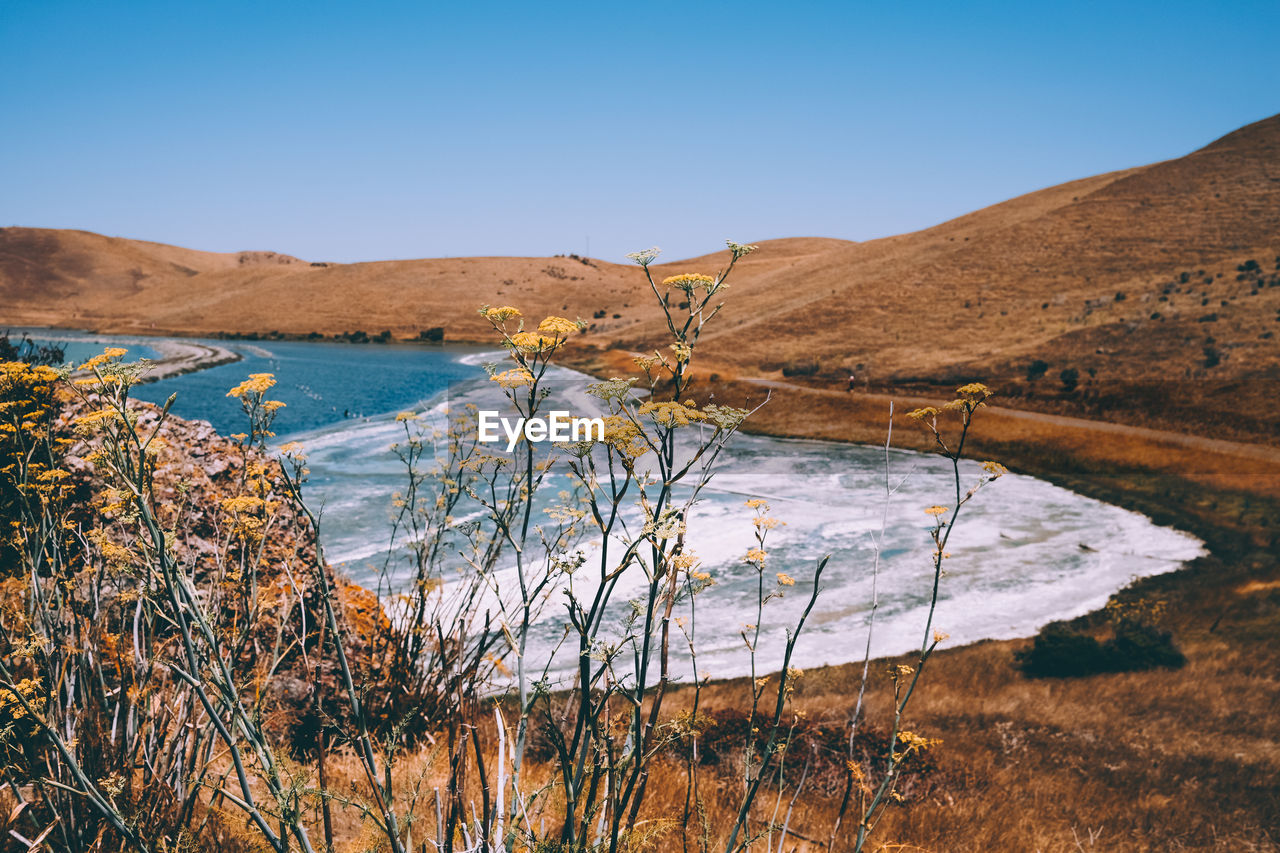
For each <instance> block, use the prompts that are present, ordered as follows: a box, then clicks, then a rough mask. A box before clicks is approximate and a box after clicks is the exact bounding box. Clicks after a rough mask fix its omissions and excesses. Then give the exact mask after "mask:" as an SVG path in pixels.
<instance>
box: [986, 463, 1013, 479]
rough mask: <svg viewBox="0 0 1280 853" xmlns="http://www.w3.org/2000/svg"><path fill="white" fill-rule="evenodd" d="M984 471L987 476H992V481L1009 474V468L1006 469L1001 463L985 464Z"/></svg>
mask: <svg viewBox="0 0 1280 853" xmlns="http://www.w3.org/2000/svg"><path fill="white" fill-rule="evenodd" d="M982 470H983V471H985V472H986V473H987V475H988V476H990V477H991V479H993V480H994V479H996V478H997V477H1001V476H1003V475H1005V474H1008V473H1009V469H1008V468H1006V467H1004V466H1003V465H1001V464H1000V463H999V462H991V461H987V462H983V463H982Z"/></svg>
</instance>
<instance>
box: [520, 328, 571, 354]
mask: <svg viewBox="0 0 1280 853" xmlns="http://www.w3.org/2000/svg"><path fill="white" fill-rule="evenodd" d="M508 340H509V341H510V342H511V346H513V347H515V348H516V349H518V350H520V351H521V352H529V353H533V352H545V351H546V350H549V349H554V348H555V346H556V344H558V343H560V339H559V338H557V337H554V336H551V335H544V334H540V333H538V332H516V333H515V334H514V335H512V336H511V337H510V338H509V339H508Z"/></svg>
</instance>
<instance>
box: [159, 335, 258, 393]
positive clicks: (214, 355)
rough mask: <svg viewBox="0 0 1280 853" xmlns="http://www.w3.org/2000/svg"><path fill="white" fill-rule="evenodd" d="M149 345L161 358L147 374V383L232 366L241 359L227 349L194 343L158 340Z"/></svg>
mask: <svg viewBox="0 0 1280 853" xmlns="http://www.w3.org/2000/svg"><path fill="white" fill-rule="evenodd" d="M147 345H148V346H150V347H151V348H152V349H155V350H157V351H158V352H159V353H160V358H159V359H157V360H156V361H155V362H153V363H152V365H151V370H149V371H148V372H147V375H146V381H147V382H158V381H159V380H161V379H170V378H172V377H174V376H181V375H182V374H184V373H194V372H195V371H197V370H203V369H204V368H206V367H216V366H218V365H220V364H231V363H233V362H237V361H239V360H240V358H241V356H240V354H239V353H237V352H233V351H232V350H229V349H226V348H225V347H219V346H213V345H210V344H200V343H195V342H194V341H178V340H172V339H157V340H148V341H147Z"/></svg>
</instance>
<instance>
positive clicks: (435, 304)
mask: <svg viewBox="0 0 1280 853" xmlns="http://www.w3.org/2000/svg"><path fill="white" fill-rule="evenodd" d="M725 261H726V254H725V253H719V254H715V255H709V256H706V257H703V258H697V259H693V260H689V261H682V262H678V263H670V264H665V265H663V266H661V267H657V268H656V269H655V272H656V273H657V274H658V275H668V274H671V273H672V272H676V271H688V270H695V271H706V272H711V271H714V269H715V268H717V267H719V266H722V265H723V264H724V263H725ZM1278 285H1280V116H1275V117H1272V118H1269V119H1266V120H1264V121H1261V122H1257V123H1256V124H1252V125H1249V126H1248V127H1245V128H1242V129H1240V130H1238V131H1235V132H1234V133H1231V134H1229V135H1227V136H1225V137H1223V138H1222V139H1219V140H1218V141H1216V142H1214V143H1212V144H1210V145H1208V146H1206V147H1205V148H1202V149H1200V150H1198V151H1195V152H1193V153H1191V154H1189V155H1187V156H1185V157H1181V158H1179V159H1176V160H1170V161H1166V162H1162V163H1156V164H1153V165H1150V166H1143V167H1138V168H1134V169H1128V170H1125V171H1120V172H1113V173H1110V174H1105V175H1099V176H1095V177H1092V178H1085V179H1083V180H1078V181H1073V182H1070V183H1067V184H1062V185H1060V186H1056V187H1051V188H1048V189H1044V190H1040V191H1038V192H1034V193H1030V194H1028V195H1024V196H1021V197H1018V198H1015V199H1012V200H1010V201H1007V202H1003V203H1001V204H997V205H994V206H992V207H989V208H985V209H983V210H979V211H977V212H975V213H971V214H968V215H966V216H962V217H960V218H958V219H954V220H951V221H949V222H945V223H943V224H941V225H938V226H935V227H933V228H929V229H926V230H923V231H919V232H915V233H911V234H905V235H901V236H897V237H890V238H886V239H881V240H873V241H869V242H865V243H852V242H847V241H841V240H826V239H806V238H797V239H787V240H775V241H768V242H765V243H763V244H761V249H760V251H759V252H758V253H757V254H755V255H752V256H751V257H749V258H747V259H746V260H745V261H744V262H743V263H742V264H741V265H740V269H739V272H738V273H737V274H736V275H735V278H734V280H733V284H732V291H731V299H730V301H729V304H728V307H727V308H726V309H725V312H724V314H723V319H722V321H721V322H719V323H718V324H717V326H716V327H715V328H714V329H713V330H712V331H711V332H710V333H709V337H707V338H705V349H704V350H703V352H704V357H710V358H711V359H712V360H713V361H715V362H717V363H718V364H720V365H723V366H724V367H725V368H727V369H731V370H734V371H735V372H739V373H742V374H749V375H757V374H758V375H764V376H773V377H777V376H779V375H780V374H781V372H782V371H783V369H784V368H785V369H786V372H787V373H788V374H791V375H793V376H796V375H800V376H805V375H808V378H806V379H801V380H799V381H807V382H811V383H817V384H823V385H827V386H828V387H830V386H832V385H838V384H842V383H844V382H846V377H847V375H848V373H849V372H851V371H856V372H857V373H858V374H859V376H860V378H864V379H867V380H869V381H870V382H872V383H874V384H883V383H888V382H891V381H892V382H896V383H899V384H901V383H904V382H905V383H907V384H915V385H922V384H929V383H933V382H948V381H952V380H955V379H958V378H967V377H975V378H976V377H982V378H988V379H992V380H993V381H996V382H999V383H1000V384H1001V385H1002V387H1004V388H1006V389H1007V390H1008V392H1009V394H1010V396H1012V397H1013V398H1015V400H1021V402H1022V404H1023V405H1032V406H1035V407H1039V408H1048V409H1055V410H1067V411H1072V412H1076V413H1088V414H1102V415H1106V416H1108V417H1116V418H1121V419H1130V420H1140V421H1144V422H1145V421H1153V422H1160V423H1161V424H1162V425H1166V426H1167V425H1171V424H1178V423H1181V424H1184V425H1185V423H1186V420H1187V419H1188V418H1192V419H1194V420H1197V421H1207V422H1213V429H1214V430H1216V431H1218V432H1224V431H1225V433H1224V434H1227V433H1232V431H1233V430H1235V431H1237V432H1238V431H1239V430H1240V429H1243V430H1244V432H1246V433H1255V432H1259V431H1260V432H1261V433H1262V434H1265V435H1268V436H1274V435H1275V427H1274V426H1269V424H1270V423H1273V422H1274V421H1275V420H1276V419H1274V418H1271V417H1270V413H1271V410H1272V409H1275V408H1277V407H1280V403H1276V402H1274V401H1270V400H1271V398H1275V397H1276V396H1277V395H1274V394H1270V395H1268V394H1266V393H1263V390H1262V389H1264V388H1269V387H1274V380H1276V379H1280V342H1277V339H1276V337H1275V335H1274V331H1275V330H1277V329H1280V324H1278V323H1277V319H1278V318H1280V314H1278V313H1277V312H1278V311H1280V286H1278ZM646 294H647V286H646V285H645V284H644V283H643V279H642V278H641V276H640V274H639V273H638V271H637V270H635V269H634V268H632V267H630V266H626V265H618V264H610V263H606V262H603V261H597V260H593V259H590V260H588V259H577V258H574V257H569V258H451V259H431V260H415V261H388V262H379V263H361V264H317V263H311V264H308V263H306V262H302V261H299V260H297V259H295V258H290V257H287V256H280V255H274V254H271V253H240V254H213V253H207V252H196V251H191V250H187V249H179V248H175V247H170V246H163V245H160V244H155V243H145V242H140V241H133V240H123V239H116V238H108V237H101V236H98V235H94V234H88V233H85V232H69V231H45V230H34V229H23V228H8V229H3V230H0V296H2V297H3V299H4V303H5V306H6V307H5V309H4V312H3V316H0V321H3V322H8V323H43V324H50V325H59V326H74V327H91V328H95V329H99V330H103V331H154V332H157V333H159V332H168V333H176V334H218V333H224V332H228V333H267V332H271V331H278V332H280V333H284V334H290V335H306V334H309V333H313V332H316V333H320V334H325V335H332V334H335V333H342V332H347V331H353V330H357V329H359V330H363V331H366V332H368V333H370V334H376V333H377V332H380V331H382V330H388V331H390V332H391V333H392V334H393V335H394V336H395V337H401V338H412V337H416V336H417V334H418V333H419V332H420V331H421V330H424V329H428V328H431V327H434V326H441V327H444V329H445V330H446V333H447V335H448V337H449V338H450V339H452V340H477V339H479V340H486V339H487V335H486V328H485V326H484V324H483V322H482V321H481V320H480V318H479V317H478V316H477V314H476V311H475V309H476V308H477V307H478V306H479V305H480V304H482V303H495V304H496V303H502V304H514V305H517V306H519V307H521V308H522V309H524V310H525V311H526V313H529V314H542V313H559V314H568V315H570V316H574V315H581V316H583V317H587V318H591V319H592V321H593V323H594V326H593V329H592V331H591V332H590V334H589V335H587V336H586V337H585V338H584V343H588V344H594V345H595V346H597V347H600V348H602V349H604V348H608V347H614V348H618V347H623V348H626V349H639V348H642V347H648V346H653V345H658V344H661V343H662V342H663V341H662V328H663V327H662V325H661V324H660V323H659V321H658V318H657V317H656V314H655V311H654V309H653V307H652V299H651V298H648V297H647V295H646ZM1064 371H1065V372H1066V376H1065V377H1064ZM1169 380H1176V382H1177V383H1179V384H1178V386H1176V387H1177V391H1176V393H1171V389H1172V388H1173V387H1174V386H1171V385H1169V384H1168V382H1169ZM1135 387H1137V388H1140V392H1135ZM1135 393H1136V397H1135ZM1224 395H1228V396H1227V397H1224ZM1174 397H1177V398H1178V399H1180V400H1182V401H1183V402H1182V404H1181V405H1180V406H1177V407H1173V408H1170V405H1169V400H1170V399H1171V398H1174ZM1224 403H1230V405H1227V406H1225V408H1229V409H1233V410H1236V411H1239V410H1241V409H1246V410H1247V409H1249V408H1253V409H1254V410H1258V406H1261V407H1262V410H1260V411H1262V414H1261V415H1258V416H1256V417H1253V419H1252V420H1249V421H1248V422H1247V423H1244V422H1242V421H1240V420H1239V419H1238V418H1235V417H1233V418H1230V419H1228V418H1225V417H1224V418H1217V417H1215V416H1210V415H1209V414H1208V413H1209V410H1211V409H1222V408H1224V405H1223V404H1224ZM1233 424H1234V426H1233Z"/></svg>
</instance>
